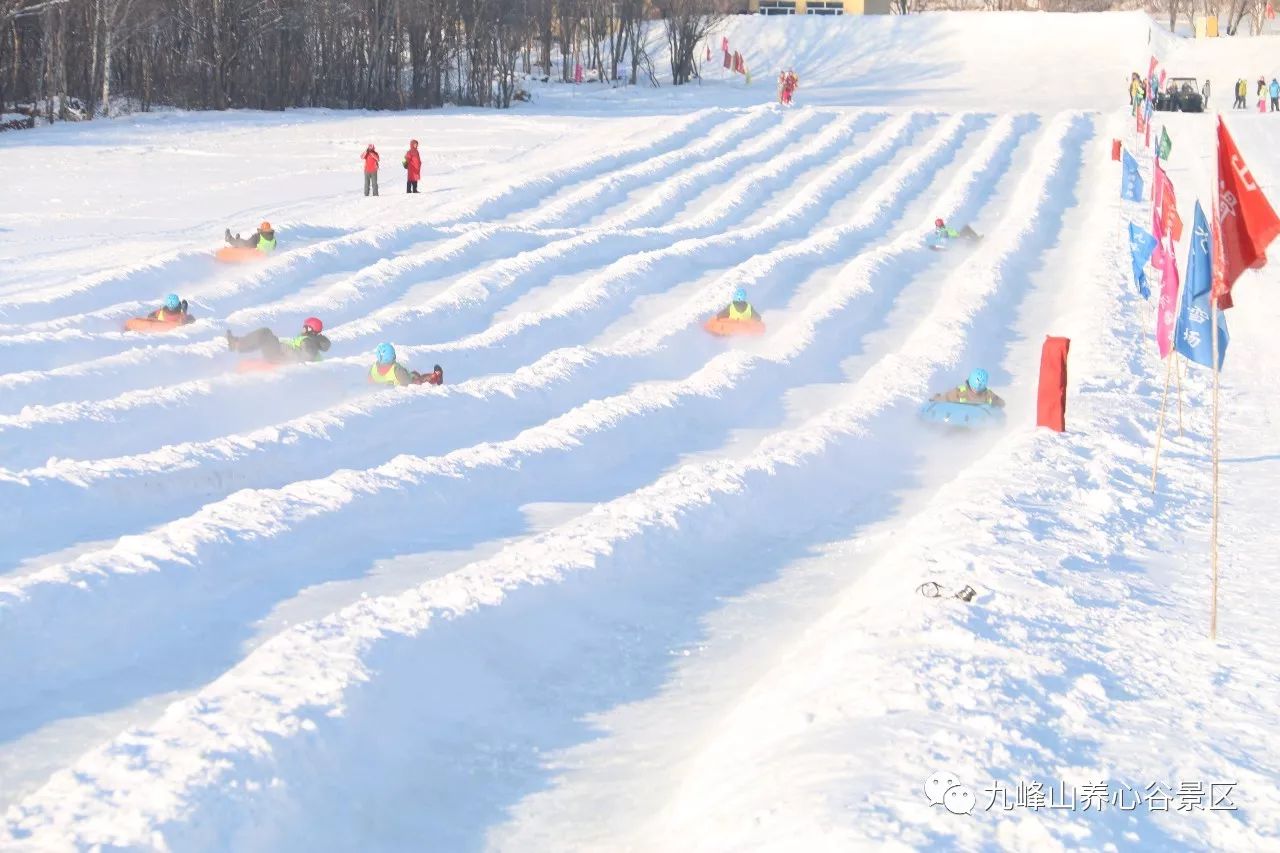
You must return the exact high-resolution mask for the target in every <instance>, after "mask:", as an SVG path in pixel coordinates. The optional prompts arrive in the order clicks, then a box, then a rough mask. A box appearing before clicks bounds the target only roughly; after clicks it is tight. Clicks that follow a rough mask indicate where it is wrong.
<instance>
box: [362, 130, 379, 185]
mask: <svg viewBox="0 0 1280 853" xmlns="http://www.w3.org/2000/svg"><path fill="white" fill-rule="evenodd" d="M360 159H361V160H363V161H364V194H365V195H366V196H367V195H369V190H370V189H372V190H373V194H374V195H377V194H378V161H379V160H381V159H382V158H381V157H379V156H378V149H376V148H374V147H373V143H372V142H370V143H369V147H368V148H366V149H365V150H364V153H363V154H361V155H360Z"/></svg>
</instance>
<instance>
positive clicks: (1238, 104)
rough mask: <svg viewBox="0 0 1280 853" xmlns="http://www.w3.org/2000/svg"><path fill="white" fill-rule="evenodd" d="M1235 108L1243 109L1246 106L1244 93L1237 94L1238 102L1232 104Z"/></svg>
mask: <svg viewBox="0 0 1280 853" xmlns="http://www.w3.org/2000/svg"><path fill="white" fill-rule="evenodd" d="M1231 107H1232V108H1233V109H1237V110H1243V109H1244V108H1245V103H1244V95H1236V102H1235V103H1234V104H1232V105H1231Z"/></svg>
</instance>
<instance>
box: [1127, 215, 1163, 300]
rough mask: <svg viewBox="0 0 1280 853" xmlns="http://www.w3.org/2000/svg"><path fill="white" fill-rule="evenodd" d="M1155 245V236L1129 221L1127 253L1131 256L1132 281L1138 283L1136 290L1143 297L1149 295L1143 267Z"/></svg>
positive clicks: (1149, 289) (1149, 290)
mask: <svg viewBox="0 0 1280 853" xmlns="http://www.w3.org/2000/svg"><path fill="white" fill-rule="evenodd" d="M1155 247H1156V238H1155V237H1153V236H1151V234H1149V233H1148V232H1146V231H1144V230H1142V229H1141V228H1139V227H1138V226H1137V225H1134V224H1133V223H1132V222H1130V223H1129V253H1130V255H1131V256H1132V258H1133V283H1134V284H1136V285H1138V292H1139V293H1141V294H1142V296H1143V298H1144V299H1147V298H1150V297H1151V288H1149V287H1147V273H1146V270H1145V269H1144V267H1146V265H1147V261H1149V260H1150V259H1151V252H1152V251H1154V250H1155Z"/></svg>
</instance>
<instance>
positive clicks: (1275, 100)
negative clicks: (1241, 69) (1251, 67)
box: [1232, 77, 1280, 113]
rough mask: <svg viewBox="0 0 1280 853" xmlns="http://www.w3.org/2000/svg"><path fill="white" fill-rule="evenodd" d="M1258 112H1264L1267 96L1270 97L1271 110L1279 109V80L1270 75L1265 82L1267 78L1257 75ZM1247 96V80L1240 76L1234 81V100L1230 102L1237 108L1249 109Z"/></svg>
mask: <svg viewBox="0 0 1280 853" xmlns="http://www.w3.org/2000/svg"><path fill="white" fill-rule="evenodd" d="M1257 86H1258V88H1257V93H1258V94H1257V97H1258V112H1260V113H1265V112H1266V111H1267V109H1266V106H1267V98H1270V99H1271V112H1273V113H1274V112H1276V111H1278V110H1280V81H1277V80H1276V78H1274V77H1272V78H1271V82H1270V83H1267V78H1265V77H1259V78H1258V84H1257ZM1248 97H1249V82H1248V81H1247V80H1245V79H1244V78H1243V77H1241V78H1240V79H1239V80H1237V81H1236V100H1235V103H1234V104H1232V107H1234V108H1235V109H1237V110H1247V109H1249V104H1248V101H1247V98H1248Z"/></svg>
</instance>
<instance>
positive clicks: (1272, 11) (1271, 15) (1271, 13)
mask: <svg viewBox="0 0 1280 853" xmlns="http://www.w3.org/2000/svg"><path fill="white" fill-rule="evenodd" d="M1275 19H1276V7H1275V6H1272V5H1271V4H1270V3H1268V4H1267V20H1270V21H1274V20H1275Z"/></svg>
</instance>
